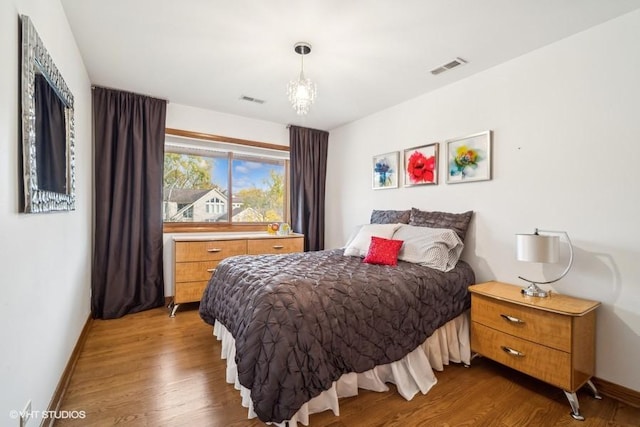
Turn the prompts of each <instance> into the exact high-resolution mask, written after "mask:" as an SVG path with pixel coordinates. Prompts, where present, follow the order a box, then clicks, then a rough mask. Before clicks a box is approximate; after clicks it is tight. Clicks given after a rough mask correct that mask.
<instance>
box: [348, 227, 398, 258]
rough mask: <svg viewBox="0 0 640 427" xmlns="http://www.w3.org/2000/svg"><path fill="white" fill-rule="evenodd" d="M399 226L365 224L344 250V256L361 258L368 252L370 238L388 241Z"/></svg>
mask: <svg viewBox="0 0 640 427" xmlns="http://www.w3.org/2000/svg"><path fill="white" fill-rule="evenodd" d="M398 227H400V224H365V225H363V226H362V228H360V231H358V234H356V237H354V239H353V240H352V241H351V242H350V243H349V244H348V245H347V247H346V248H345V250H344V255H345V256H359V257H363V256H365V255H366V254H367V252H369V245H371V238H372V237H374V236H375V237H382V238H383V239H390V238H391V237H392V236H393V233H394V232H395V231H396V230H397V229H398Z"/></svg>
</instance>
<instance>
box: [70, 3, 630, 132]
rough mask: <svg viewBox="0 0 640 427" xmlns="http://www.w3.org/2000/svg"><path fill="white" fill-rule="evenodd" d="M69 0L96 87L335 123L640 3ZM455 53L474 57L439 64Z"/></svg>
mask: <svg viewBox="0 0 640 427" xmlns="http://www.w3.org/2000/svg"><path fill="white" fill-rule="evenodd" d="M61 1H62V4H63V7H64V9H65V12H66V14H67V18H68V20H69V23H70V25H71V29H72V31H73V33H74V36H75V38H76V40H77V43H78V46H79V48H80V52H81V54H82V57H83V58H84V62H85V65H86V67H87V70H88V73H89V77H90V79H91V82H92V83H93V84H95V85H100V86H106V87H111V88H117V89H122V90H127V91H132V92H137V93H142V94H147V95H152V96H155V97H159V98H164V99H167V100H169V101H170V102H174V103H177V104H184V105H190V106H194V107H201V108H206V109H210V110H215V111H220V112H225V113H230V114H236V115H240V116H245V117H251V118H256V119H262V120H268V121H272V122H276V123H283V124H296V125H301V126H306V127H312V128H317V129H325V130H330V129H333V128H335V127H337V126H340V125H342V124H345V123H348V122H351V121H353V120H357V119H359V118H361V117H364V116H366V115H369V114H371V113H373V112H376V111H379V110H382V109H384V108H387V107H390V106H393V105H396V104H399V103H401V102H403V101H405V100H408V99H411V98H414V97H416V96H418V95H421V94H423V93H426V92H429V91H433V90H435V89H437V88H439V87H442V86H444V85H447V84H450V83H452V82H454V81H457V80H460V79H463V78H465V77H467V76H469V75H471V74H475V73H478V72H480V71H482V70H485V69H487V68H490V67H493V66H495V65H497V64H500V63H502V62H505V61H508V60H509V59H512V58H515V57H517V56H520V55H523V54H525V53H527V52H530V51H532V50H534V49H537V48H539V47H541V46H544V45H547V44H549V43H553V42H555V41H557V40H559V39H562V38H565V37H567V36H570V35H572V34H575V33H577V32H580V31H583V30H585V29H587V28H589V27H592V26H594V25H597V24H599V23H602V22H604V21H607V20H610V19H612V18H615V17H617V16H619V15H622V14H625V13H627V12H630V11H632V10H634V9H638V8H640V0H402V1H392V0H315V1H314V0H234V1H230V0H179V1H176V0H109V1H104V0H61ZM298 41H307V42H309V43H311V45H312V46H313V50H312V52H311V53H310V54H309V55H307V56H306V57H305V74H306V75H307V77H309V78H311V79H312V80H313V81H314V82H316V83H317V85H318V98H317V100H316V103H315V104H314V105H313V106H312V107H311V111H310V113H309V114H308V116H297V115H296V113H295V111H294V110H293V109H292V108H291V106H290V104H289V102H288V100H287V97H286V93H285V92H286V85H287V83H288V82H289V80H291V79H293V78H296V77H297V75H298V73H299V71H300V56H299V55H298V54H296V53H295V52H294V50H293V45H294V44H295V43H296V42H298ZM455 57H461V58H463V59H465V60H467V61H469V63H468V64H467V65H465V66H462V67H458V68H456V69H454V70H451V71H448V72H446V73H444V74H441V75H439V76H433V75H431V73H430V72H429V71H430V70H431V69H433V68H436V67H438V66H440V65H442V64H444V63H447V62H449V61H451V60H452V59H454V58H455ZM554 66H561V64H555V65H554ZM242 95H246V96H250V97H254V98H259V99H263V100H265V101H266V102H265V103H264V104H262V105H259V104H255V103H250V102H247V101H241V100H240V97H241V96H242Z"/></svg>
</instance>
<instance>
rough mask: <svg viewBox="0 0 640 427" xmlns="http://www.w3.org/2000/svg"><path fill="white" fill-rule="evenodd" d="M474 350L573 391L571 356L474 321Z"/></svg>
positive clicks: (472, 334)
mask: <svg viewBox="0 0 640 427" xmlns="http://www.w3.org/2000/svg"><path fill="white" fill-rule="evenodd" d="M471 347H472V348H473V349H474V351H477V352H478V353H480V354H482V355H484V356H486V357H488V358H490V359H493V360H495V361H496V362H500V363H502V364H503V365H506V366H509V367H511V368H513V369H516V370H518V371H520V372H524V373H525V374H529V375H532V376H535V377H537V378H539V379H541V380H543V381H546V382H548V383H549V384H553V385H555V386H557V387H560V388H562V389H563V390H571V389H572V384H571V370H570V369H568V367H569V366H571V355H570V354H569V353H566V352H564V351H559V350H556V349H553V348H549V347H545V346H543V345H540V344H536V343H533V342H531V341H527V340H524V339H520V338H518V337H515V336H513V335H509V334H505V333H503V332H500V331H496V330H495V329H491V328H489V327H487V326H484V325H481V324H479V323H477V322H472V323H471Z"/></svg>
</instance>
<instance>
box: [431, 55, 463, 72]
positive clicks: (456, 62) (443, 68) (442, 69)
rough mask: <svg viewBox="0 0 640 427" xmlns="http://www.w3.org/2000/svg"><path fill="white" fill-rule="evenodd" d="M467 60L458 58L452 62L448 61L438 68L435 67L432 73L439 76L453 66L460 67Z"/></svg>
mask: <svg viewBox="0 0 640 427" xmlns="http://www.w3.org/2000/svg"><path fill="white" fill-rule="evenodd" d="M466 63H467V61H465V60H464V59H462V58H456V59H454V60H453V61H451V62H448V63H446V64H444V65H442V66H440V67H438V68H434V69H433V70H431V74H433V75H434V76H437V75H438V74H442V73H444V72H445V71H449V70H451V69H453V68H456V67H459V66H460V65H464V64H466Z"/></svg>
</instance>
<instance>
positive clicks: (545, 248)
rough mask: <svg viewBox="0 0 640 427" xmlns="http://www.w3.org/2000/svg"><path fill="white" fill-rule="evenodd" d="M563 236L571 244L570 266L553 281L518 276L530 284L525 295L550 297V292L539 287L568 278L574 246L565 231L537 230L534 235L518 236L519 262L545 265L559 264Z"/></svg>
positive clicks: (517, 254)
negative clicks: (561, 237)
mask: <svg viewBox="0 0 640 427" xmlns="http://www.w3.org/2000/svg"><path fill="white" fill-rule="evenodd" d="M540 233H544V234H540ZM563 235H564V236H565V238H566V239H567V242H568V243H569V265H567V268H566V269H565V270H564V271H563V272H562V274H561V275H560V276H559V277H558V278H556V279H553V280H547V281H538V280H529V279H526V278H524V277H522V276H518V278H519V279H522V280H525V281H527V282H529V283H530V285H529V286H528V287H527V288H524V289H522V294H523V295H527V296H531V297H543V298H544V297H547V296H549V292H547V291H545V290H543V289H540V288H539V287H538V285H547V284H549V283H553V282H557V281H558V280H560V279H562V278H563V277H564V276H566V274H567V273H568V272H569V269H570V268H571V265H572V264H573V246H572V245H571V239H569V235H568V234H567V233H566V232H565V231H551V230H539V229H537V228H536V230H535V232H534V233H533V234H516V258H517V259H518V261H527V262H544V263H555V262H558V260H559V253H560V236H563Z"/></svg>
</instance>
